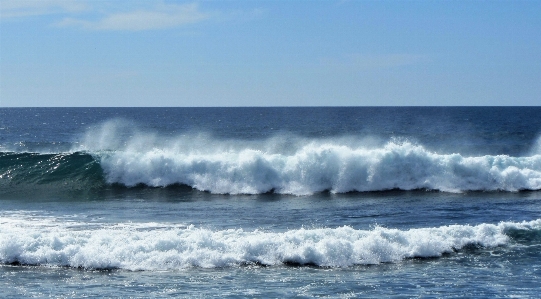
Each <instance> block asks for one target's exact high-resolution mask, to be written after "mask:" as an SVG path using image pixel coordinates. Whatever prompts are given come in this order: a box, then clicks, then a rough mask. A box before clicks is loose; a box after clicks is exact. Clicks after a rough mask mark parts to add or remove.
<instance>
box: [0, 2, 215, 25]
mask: <svg viewBox="0 0 541 299" xmlns="http://www.w3.org/2000/svg"><path fill="white" fill-rule="evenodd" d="M121 4H122V5H121ZM45 15H54V18H53V20H52V22H53V25H55V26H58V27H79V28H83V29H88V30H117V31H142V30H155V29H167V28H175V27H179V26H182V25H186V24H192V23H197V22H201V21H204V20H207V19H209V18H211V17H212V16H216V15H217V13H210V12H204V11H202V10H201V9H200V7H199V5H198V4H197V3H182V4H166V3H164V2H162V1H155V2H149V1H126V2H103V1H84V0H0V18H1V20H3V21H4V20H14V19H21V18H27V17H31V16H45ZM55 18H56V21H55V20H54V19H55Z"/></svg>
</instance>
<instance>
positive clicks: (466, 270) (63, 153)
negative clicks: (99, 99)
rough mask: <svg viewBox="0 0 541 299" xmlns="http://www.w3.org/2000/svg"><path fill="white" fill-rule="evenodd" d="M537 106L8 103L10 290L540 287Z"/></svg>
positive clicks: (524, 290) (3, 126)
mask: <svg viewBox="0 0 541 299" xmlns="http://www.w3.org/2000/svg"><path fill="white" fill-rule="evenodd" d="M539 115H541V108H539V107H438V108H433V107H394V108H378V107H375V108H354V107H345V108H332V107H323V108H14V109H13V108H9V109H0V262H1V263H2V264H1V266H0V276H1V277H2V279H1V280H0V281H1V282H0V284H2V288H1V290H2V291H0V292H1V294H2V297H13V298H19V297H62V296H71V297H83V296H89V297H103V296H106V297H107V296H113V297H158V296H159V297H164V296H177V297H190V298H191V297H204V298H207V297H315V296H321V297H347V298H351V297H477V298H499V297H510V296H512V297H527V298H531V297H537V296H538V292H539V285H538V284H539V283H538V281H540V276H541V262H540V261H541V255H540V253H539V249H540V248H541V247H540V246H541V217H540V215H541V205H540V203H541V193H540V192H541V191H539V190H541V155H540V154H541V143H540V139H539V138H540V136H541V118H539V117H538V116H539Z"/></svg>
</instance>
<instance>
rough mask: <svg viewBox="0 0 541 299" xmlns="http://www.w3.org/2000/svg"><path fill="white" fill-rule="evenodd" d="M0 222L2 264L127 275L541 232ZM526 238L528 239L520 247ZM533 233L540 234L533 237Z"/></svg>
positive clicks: (305, 260) (416, 254) (451, 247)
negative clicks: (280, 229) (125, 272)
mask: <svg viewBox="0 0 541 299" xmlns="http://www.w3.org/2000/svg"><path fill="white" fill-rule="evenodd" d="M0 223H2V226H1V227H0V263H3V264H19V265H48V266H66V267H74V268H84V269H115V268H117V269H128V270H170V269H173V270H175V269H185V268H192V267H201V268H217V267H231V266H242V265H250V264H253V265H268V266H273V265H311V266H313V265H315V266H321V267H350V266H354V265H372V264H380V263H388V262H400V261H402V260H405V259H410V258H434V257H441V256H443V255H445V254H453V253H454V252H456V251H460V250H465V249H467V250H471V249H472V248H493V247H498V246H513V244H518V245H531V244H532V242H533V243H535V244H538V243H539V241H540V239H539V232H540V231H541V220H539V219H538V220H534V221H530V222H520V223H517V222H501V223H499V224H488V223H484V224H479V225H475V226H471V225H449V226H441V227H427V228H416V229H409V230H399V229H390V228H383V227H375V228H373V229H370V230H359V229H354V228H352V227H348V226H343V227H338V228H319V229H304V228H301V229H292V230H287V231H285V232H272V231H260V230H255V231H246V230H243V229H229V230H211V229H206V228H196V227H194V226H178V225H170V224H165V223H162V224H160V223H148V224H130V223H125V224H102V225H99V226H98V225H96V224H92V225H91V226H87V225H85V224H84V223H66V222H56V221H54V220H51V219H16V218H7V217H4V218H0ZM523 235H526V236H528V237H529V238H530V239H529V240H528V241H527V242H526V243H524V244H521V243H520V242H522V241H524V240H523V239H521V236H523ZM532 236H537V237H534V239H533V240H532ZM467 252H468V251H466V253H467Z"/></svg>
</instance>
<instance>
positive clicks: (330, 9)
mask: <svg viewBox="0 0 541 299" xmlns="http://www.w3.org/2000/svg"><path fill="white" fill-rule="evenodd" d="M540 16H541V1H503V0H502V1H232V0H230V1H196V2H185V1H85V0H41V1H38V0H31V1H24V0H17V1H12V0H2V1H1V2H0V107H11V106H389V105H390V106H410V105H421V106H425V105H478V106H482V105H539V104H540V103H541V17H540Z"/></svg>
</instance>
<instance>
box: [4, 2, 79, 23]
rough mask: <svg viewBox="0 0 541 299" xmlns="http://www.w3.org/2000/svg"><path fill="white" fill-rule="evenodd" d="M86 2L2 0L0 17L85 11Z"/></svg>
mask: <svg viewBox="0 0 541 299" xmlns="http://www.w3.org/2000/svg"><path fill="white" fill-rule="evenodd" d="M87 8H88V5H86V4H85V3H84V2H81V1H74V0H39V1H37V0H2V2H1V3H0V17H1V18H2V19H13V18H21V17H30V16H40V15H50V14H65V13H75V12H80V11H84V10H86V9H87Z"/></svg>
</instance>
